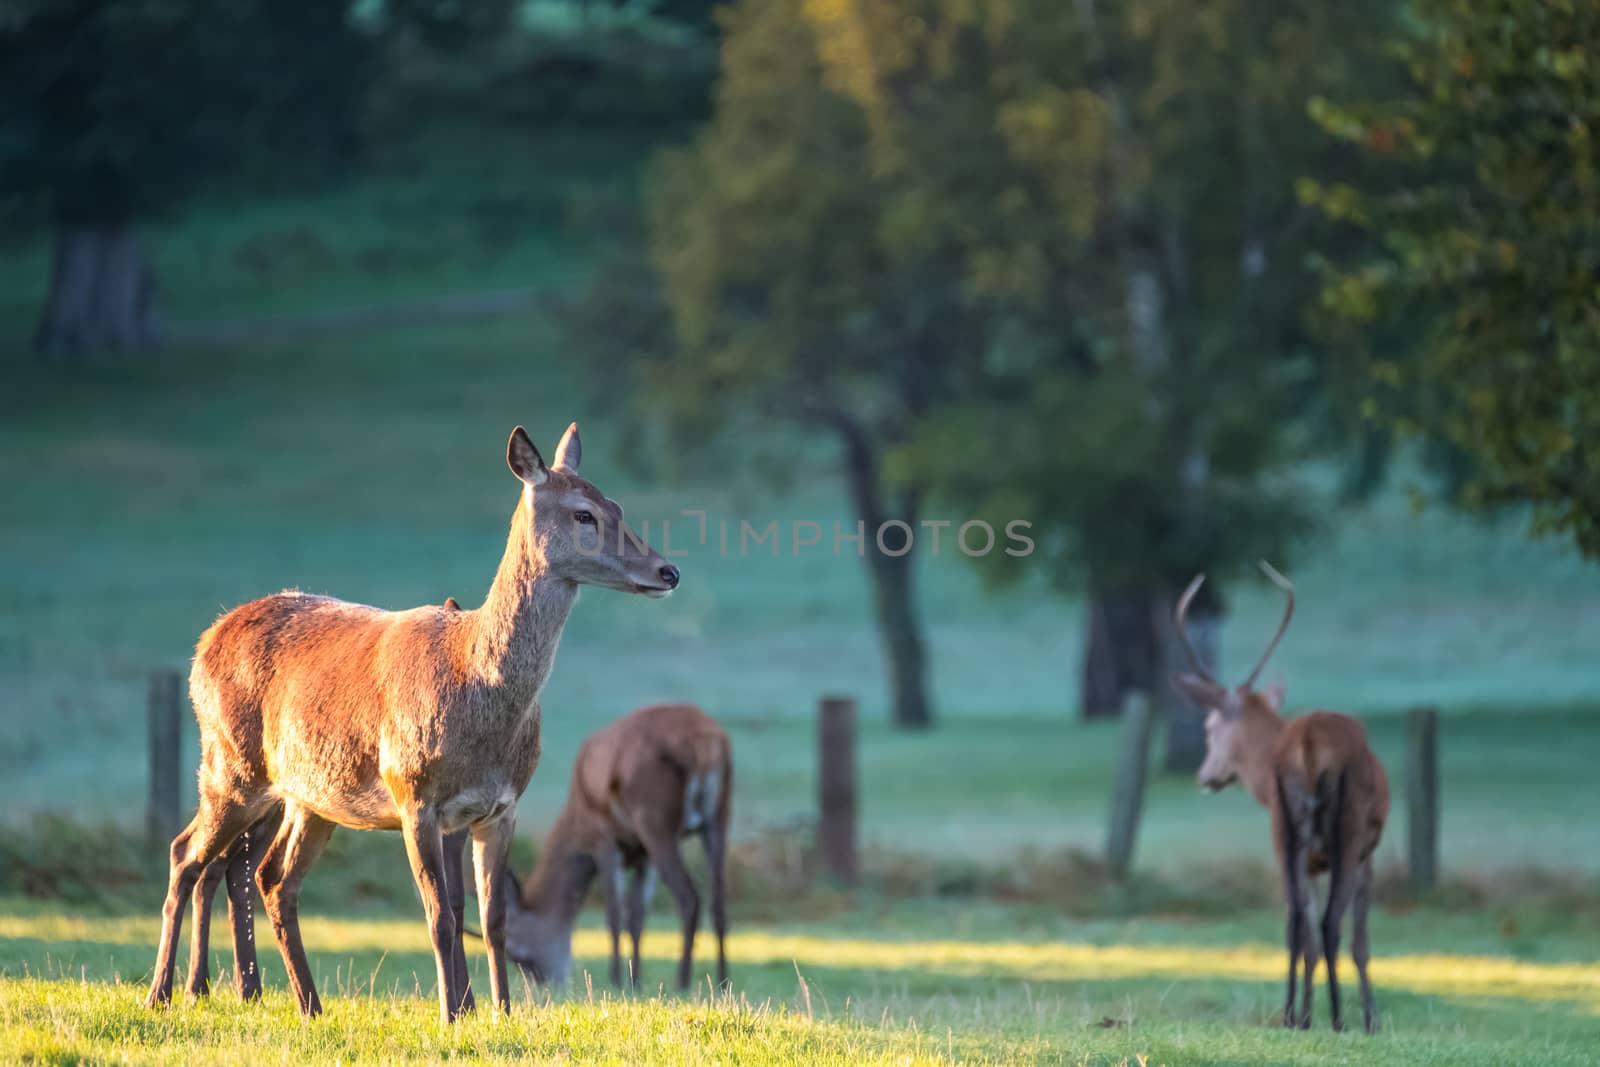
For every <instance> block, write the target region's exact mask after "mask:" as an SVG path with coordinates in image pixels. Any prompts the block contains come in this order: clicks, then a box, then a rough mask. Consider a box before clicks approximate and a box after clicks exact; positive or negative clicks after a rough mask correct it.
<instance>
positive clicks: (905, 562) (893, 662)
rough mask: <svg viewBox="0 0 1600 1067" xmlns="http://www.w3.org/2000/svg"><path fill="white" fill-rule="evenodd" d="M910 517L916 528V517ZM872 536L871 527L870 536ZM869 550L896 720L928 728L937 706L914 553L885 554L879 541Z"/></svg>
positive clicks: (905, 725) (900, 724)
mask: <svg viewBox="0 0 1600 1067" xmlns="http://www.w3.org/2000/svg"><path fill="white" fill-rule="evenodd" d="M906 521H908V522H910V523H911V524H912V527H913V529H914V528H915V525H916V520H915V519H909V520H906ZM872 536H873V533H872V530H871V529H870V528H869V529H868V530H867V537H869V538H870V537H872ZM867 553H868V559H869V561H870V563H871V570H872V577H873V592H874V593H875V594H876V597H877V601H878V628H879V629H880V630H881V631H882V633H883V644H884V649H885V650H886V651H887V652H888V654H889V671H890V674H891V680H892V687H893V690H892V691H893V699H894V724H895V725H896V726H898V727H901V728H902V729H906V730H925V729H927V728H928V727H930V726H932V725H933V708H932V706H931V705H930V704H929V702H928V692H927V662H926V657H925V656H924V654H923V645H922V625H921V622H920V621H919V620H918V619H917V608H916V597H915V596H914V595H913V588H912V577H913V574H914V571H915V565H914V564H913V562H912V560H913V558H914V557H913V554H912V553H910V552H908V553H906V554H905V555H904V556H898V557H897V556H888V555H884V554H882V553H880V552H878V551H877V546H876V545H869V546H868V547H867Z"/></svg>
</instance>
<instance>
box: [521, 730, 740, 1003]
mask: <svg viewBox="0 0 1600 1067" xmlns="http://www.w3.org/2000/svg"><path fill="white" fill-rule="evenodd" d="M732 793H733V756H732V753H731V751H730V750H729V747H728V735H727V734H725V733H724V732H723V730H722V727H721V726H719V725H717V721H716V720H715V719H713V718H712V717H711V716H709V715H707V714H706V713H705V712H703V711H701V710H700V709H699V708H697V707H694V706H693V705H690V704H657V705H654V706H652V707H647V708H641V709H639V710H638V711H635V712H633V713H632V714H631V715H627V716H624V717H623V718H621V719H618V720H617V721H616V722H614V723H612V724H611V725H610V726H607V727H606V728H605V729H603V730H601V731H599V732H598V733H596V734H594V735H593V736H591V737H590V738H589V739H588V740H587V741H585V742H584V743H583V746H582V747H581V748H579V749H578V759H577V763H576V765H575V766H574V767H573V768H572V785H571V787H570V788H569V790H568V792H567V804H566V807H565V808H563V809H562V811H561V814H560V815H559V816H557V818H556V821H555V824H554V825H553V826H552V827H551V828H550V834H549V837H547V838H546V839H545V843H544V848H543V849H541V850H540V852H539V862H538V864H537V866H535V867H534V870H533V873H532V874H531V875H529V876H528V880H527V882H526V883H524V884H523V885H522V886H520V887H519V886H518V885H517V884H516V879H515V877H514V876H512V875H511V874H510V873H509V872H508V873H507V876H506V877H507V881H508V886H507V891H506V898H507V900H508V901H509V902H510V912H511V914H510V916H509V918H508V919H507V922H506V946H507V948H508V950H509V952H510V954H511V958H512V959H514V960H516V961H517V963H518V964H519V965H520V966H521V967H522V969H523V970H524V971H526V972H527V973H528V975H529V977H531V978H532V979H533V980H534V981H536V982H551V983H555V984H558V985H559V984H561V983H563V982H565V981H566V980H567V972H568V969H569V968H570V966H571V963H572V928H573V926H574V925H575V924H576V923H577V919H578V909H579V908H580V907H581V906H582V905H583V897H584V894H585V893H586V892H588V889H589V885H590V883H592V882H593V881H594V880H595V878H596V876H598V877H599V879H600V884H601V886H602V887H603V888H604V890H605V895H606V926H607V927H608V928H609V929H610V932H611V984H612V985H617V986H620V985H621V984H622V921H623V914H622V911H623V899H622V898H623V892H624V880H625V877H626V876H627V875H628V874H630V873H631V874H632V876H633V884H632V886H631V888H629V889H628V890H627V916H626V920H627V924H628V933H629V935H630V936H631V937H632V938H633V969H632V972H631V977H632V982H633V985H634V986H635V987H636V988H637V987H638V985H639V966H640V960H639V946H640V941H641V939H642V938H643V936H644V917H645V912H647V911H648V910H649V908H650V896H651V891H652V889H653V888H654V884H655V875H656V872H660V875H661V880H662V881H664V882H666V883H667V888H668V889H669V890H671V891H672V895H673V897H675V898H676V899H677V902H678V915H679V918H680V919H681V921H682V928H683V954H682V956H681V957H680V958H679V961H678V987H679V988H680V989H686V988H688V986H689V980H690V970H691V967H692V964H693V959H694V935H695V927H696V926H697V925H698V923H699V919H700V895H699V893H698V892H696V890H695V887H694V882H693V881H692V880H691V879H690V877H689V871H688V868H686V867H685V866H684V863H683V853H682V852H681V851H679V848H678V842H679V841H680V840H681V839H683V838H685V837H688V836H691V835H694V834H698V835H699V836H700V840H701V842H702V843H703V844H704V846H705V850H706V865H707V866H708V867H709V868H710V872H711V922H712V925H713V927H714V928H715V929H716V933H717V981H718V983H719V984H726V983H727V981H728V958H727V954H726V950H725V945H724V942H725V941H726V939H727V935H728V901H727V897H728V891H727V871H726V869H725V868H726V863H727V845H728V818H729V814H730V812H731V809H732V803H731V799H730V798H731V796H732Z"/></svg>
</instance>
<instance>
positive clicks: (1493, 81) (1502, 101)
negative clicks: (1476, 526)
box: [1302, 0, 1600, 558]
mask: <svg viewBox="0 0 1600 1067" xmlns="http://www.w3.org/2000/svg"><path fill="white" fill-rule="evenodd" d="M1416 18H1417V20H1418V29H1417V31H1416V32H1415V33H1414V34H1413V35H1411V36H1410V37H1409V38H1408V39H1407V40H1406V41H1405V44H1404V58H1405V59H1406V61H1407V68H1408V70H1409V72H1410V75H1411V82H1410V84H1409V86H1408V87H1407V88H1406V89H1405V91H1403V92H1400V93H1397V94H1396V95H1395V96H1394V97H1392V98H1390V99H1388V100H1387V101H1386V102H1384V103H1380V104H1351V103H1349V102H1350V101H1352V100H1355V99H1357V94H1356V93H1354V92H1347V93H1345V94H1342V95H1341V96H1339V97H1336V99H1339V100H1341V101H1343V102H1344V103H1342V104H1333V103H1328V102H1319V103H1318V106H1317V107H1316V109H1315V115H1316V117H1317V118H1318V119H1319V121H1320V122H1321V124H1322V126H1323V127H1324V128H1325V129H1326V130H1328V131H1330V132H1331V133H1333V134H1334V135H1336V136H1337V137H1338V138H1340V139H1341V140H1343V141H1346V142H1349V143H1351V144H1355V145H1358V146H1359V147H1360V149H1361V151H1362V153H1363V154H1364V155H1365V157H1366V158H1367V160H1368V161H1369V162H1370V163H1372V164H1373V166H1372V168H1371V170H1370V172H1369V173H1367V174H1366V175H1364V176H1363V180H1351V181H1347V182H1343V183H1340V182H1332V181H1327V180H1312V179H1307V180H1306V181H1305V182H1303V183H1302V195H1303V196H1304V198H1305V199H1306V201H1307V202H1308V203H1313V204H1316V205H1317V206H1319V207H1320V208H1321V209H1322V210H1323V211H1324V212H1325V213H1326V214H1327V215H1328V216H1329V217H1330V218H1332V219H1336V220H1340V221H1342V222H1346V223H1349V224H1350V225H1351V226H1352V227H1353V228H1354V229H1356V230H1357V231H1359V232H1360V233H1361V234H1362V235H1363V236H1365V237H1367V238H1368V239H1367V240H1365V241H1362V242H1360V243H1358V244H1357V245H1356V254H1353V255H1347V256H1343V257H1339V256H1330V257H1329V258H1328V260H1327V261H1326V264H1325V265H1326V268H1327V276H1326V285H1325V288H1324V290H1323V306H1324V308H1325V310H1326V311H1327V312H1328V313H1329V316H1328V317H1329V325H1330V326H1332V327H1333V328H1334V329H1335V330H1336V331H1338V332H1339V334H1340V336H1341V337H1343V338H1345V339H1347V340H1350V341H1352V342H1353V344H1352V345H1351V346H1350V349H1349V350H1350V351H1353V352H1355V353H1356V355H1357V356H1358V363H1359V365H1360V366H1361V368H1362V369H1363V371H1364V372H1365V375H1366V378H1365V384H1366V389H1365V390H1364V391H1363V396H1362V400H1363V403H1364V407H1365V411H1366V413H1367V414H1368V415H1369V416H1370V417H1372V418H1373V419H1374V420H1375V421H1376V422H1378V423H1379V424H1380V425H1383V426H1387V427H1390V428H1393V429H1395V430H1397V431H1399V432H1400V433H1401V434H1405V435H1423V436H1425V437H1426V438H1428V439H1431V440H1433V441H1436V442H1441V443H1443V444H1444V445H1446V446H1447V447H1449V448H1451V449H1453V450H1456V451H1458V452H1459V453H1460V454H1461V455H1462V456H1464V457H1465V459H1466V460H1467V461H1468V463H1467V465H1466V467H1465V470H1464V477H1463V478H1462V479H1460V482H1461V484H1460V490H1459V499H1460V501H1461V502H1462V503H1463V504H1465V505H1467V506H1468V507H1485V506H1496V505H1507V504H1518V505H1527V506H1531V508H1532V509H1533V512H1534V516H1535V523H1536V529H1537V530H1539V531H1541V532H1546V533H1551V534H1558V535H1562V536H1569V537H1571V538H1572V540H1573V542H1574V543H1575V544H1576V545H1577V547H1578V549H1579V551H1581V552H1583V553H1584V554H1585V555H1587V556H1589V557H1591V558H1596V557H1600V290H1597V289H1596V281H1595V280H1596V278H1600V183H1597V181H1596V160H1597V151H1596V147H1595V140H1596V138H1597V137H1600V61H1597V59H1596V56H1597V55H1600V10H1597V9H1596V8H1595V6H1594V5H1593V4H1585V3H1549V2H1542V0H1492V2H1486V3H1469V2H1466V0H1424V2H1421V3H1418V4H1417V5H1416ZM1364 95H1365V94H1364ZM1368 98H1369V99H1370V98H1371V97H1370V96H1368ZM1396 342H1399V343H1396Z"/></svg>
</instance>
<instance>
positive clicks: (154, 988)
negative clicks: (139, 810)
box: [145, 796, 260, 1008]
mask: <svg viewBox="0 0 1600 1067" xmlns="http://www.w3.org/2000/svg"><path fill="white" fill-rule="evenodd" d="M259 810H260V807H259V803H258V804H257V805H256V806H254V807H252V806H248V805H244V804H235V803H231V802H229V801H222V802H220V803H219V802H208V801H207V800H206V798H205V797H204V796H202V797H201V800H200V811H199V812H198V813H197V814H196V815H195V817H194V819H193V821H191V822H190V823H189V825H188V826H187V827H185V828H184V829H183V830H182V831H181V832H180V833H179V834H178V836H177V837H175V838H173V839H172V847H171V850H170V853H169V855H170V862H171V874H170V875H169V877H168V880H167V898H166V902H165V903H164V904H163V905H162V907H161V941H160V945H159V947H158V948H157V950H156V967H155V974H154V975H153V976H152V978H151V980H150V993H149V995H148V996H147V997H146V998H145V1003H146V1004H147V1005H148V1006H149V1007H152V1008H155V1007H159V1006H161V1005H163V1004H168V1003H170V1002H171V1001H172V977H173V971H174V970H175V969H176V966H177V962H178V961H177V955H178V932H179V930H180V929H181V928H182V927H183V910H184V904H185V902H186V901H187V900H188V899H189V896H190V894H192V893H193V892H194V887H195V883H196V882H198V881H199V880H200V877H201V875H202V874H203V873H204V872H205V869H206V867H207V866H208V865H209V864H210V863H211V862H212V861H213V860H215V859H216V858H217V857H218V856H220V855H222V854H223V852H225V851H226V850H227V848H228V846H229V845H231V844H233V840H234V838H236V837H238V836H239V835H240V834H241V833H243V832H244V831H245V829H246V828H247V827H248V826H249V825H250V823H251V822H252V821H253V820H254V818H255V816H256V814H257V813H258V812H259Z"/></svg>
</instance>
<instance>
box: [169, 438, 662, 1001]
mask: <svg viewBox="0 0 1600 1067" xmlns="http://www.w3.org/2000/svg"><path fill="white" fill-rule="evenodd" d="M581 455H582V446H581V444H580V443H579V439H578V428H577V426H576V425H573V426H571V427H569V428H568V430H567V433H566V435H565V436H564V437H563V438H562V439H561V444H560V445H559V446H558V447H557V450H556V462H555V466H554V467H553V468H547V467H546V466H545V463H544V460H543V459H542V458H541V457H540V455H539V453H538V450H537V449H535V448H534V447H533V443H532V442H531V441H529V440H528V436H527V434H526V433H525V432H524V431H523V429H522V427H520V426H519V427H517V428H516V429H515V430H514V431H512V434H511V438H510V441H509V442H508V443H507V446H506V461H507V463H508V464H509V466H510V467H511V471H512V473H513V474H515V475H516V476H517V478H518V479H519V480H520V481H521V482H522V485H523V489H522V495H521V499H520V501H519V503H518V505H517V508H516V511H515V513H514V514H513V516H512V520H511V531H510V534H509V536H508V537H507V540H506V549H505V554H504V556H503V557H502V559H501V562H500V568H499V571H498V572H497V573H496V575H495V578H494V581H493V583H492V584H491V586H490V588H489V593H488V596H487V597H486V598H485V600H484V603H483V606H482V607H480V608H478V609H477V610H476V611H448V610H445V609H443V608H439V607H431V606H430V607H420V608H413V609H411V610H409V611H399V612H393V611H382V610H380V609H378V608H371V607H366V606H364V605H359V604H349V603H346V602H344V601H340V600H335V599H333V598H331V597H323V596H310V595H307V594H304V593H299V592H293V591H290V592H284V593H279V594H276V595H274V596H270V597H266V598H264V599H262V600H257V601H253V602H251V603H249V604H246V605H244V606H242V607H239V608H235V609H234V610H233V611H231V612H229V613H228V614H226V615H224V616H223V617H222V618H221V619H219V620H218V621H217V622H216V623H214V624H213V625H212V626H211V628H210V629H208V630H207V631H206V632H205V633H204V634H202V635H201V638H200V643H199V647H198V648H197V649H196V653H195V661H194V668H193V670H192V671H191V672H190V677H189V691H190V697H191V699H192V701H193V704H194V709H195V718H196V719H197V720H198V722H199V726H200V743H201V757H200V810H199V812H198V814H196V816H195V818H194V820H193V821H192V822H191V823H190V824H189V826H188V827H187V828H186V829H185V830H184V831H183V832H182V833H180V834H179V835H178V836H177V837H176V838H175V839H174V840H173V842H172V875H171V880H170V882H169V884H168V888H167V899H166V904H165V906H164V907H163V910H162V931H161V944H160V949H159V952H158V955H157V959H156V968H155V976H154V978H153V979H152V981H151V986H150V995H149V1003H150V1004H151V1005H157V1004H164V1003H166V1002H168V1001H169V1000H170V999H171V997H172V978H173V968H174V964H175V962H176V958H175V957H176V951H177V939H178V930H179V928H180V927H181V926H182V923H183V911H184V905H185V902H186V900H187V899H188V897H189V895H190V893H191V892H192V891H193V890H194V889H195V885H196V883H197V881H199V879H200V877H201V875H202V873H203V872H204V871H205V869H206V867H207V865H208V864H210V863H212V862H213V861H215V860H216V859H217V858H218V857H221V856H223V855H224V854H225V853H226V852H227V850H228V849H229V847H230V846H231V845H232V844H233V843H234V840H235V839H236V838H238V837H239V835H240V834H241V833H243V832H244V831H245V830H247V829H248V828H249V827H251V826H252V825H253V824H255V823H256V822H257V821H258V820H260V819H262V818H263V817H266V816H269V815H271V813H272V812H273V811H274V809H275V808H277V807H279V806H280V805H281V806H282V808H283V818H284V826H285V828H286V829H287V830H288V832H280V833H279V834H278V835H277V836H276V837H274V838H273V839H272V844H271V846H270V847H269V848H268V850H267V854H266V855H264V856H263V857H262V859H261V863H260V873H259V875H258V878H259V880H260V883H261V886H262V896H263V900H264V902H265V905H266V910H267V915H268V918H270V919H271V921H272V926H273V931H274V932H275V933H276V934H277V937H278V945H279V949H280V950H281V951H282V953H283V956H284V961H285V963H286V965H287V966H288V970H289V980H290V984H291V986H292V987H293V988H294V992H295V996H296V999H297V1000H298V1002H299V1004H300V1009H301V1011H302V1012H304V1013H306V1014H308V1015H314V1014H316V1013H317V1012H318V1011H320V1010H321V1003H320V1001H319V1000H318V998H317V994H316V989H315V986H314V985H313V983H312V979H311V968H310V965H309V964H308V962H307V961H306V956H305V948H304V946H303V945H302V944H301V940H300V930H299V917H298V904H297V900H298V892H299V885H300V880H301V879H302V878H303V877H304V874H305V871H306V869H307V868H308V867H309V866H310V865H311V863H312V862H313V861H314V860H315V859H316V856H317V854H318V853H319V852H320V851H321V849H322V847H323V845H324V844H325V843H326V842H327V840H328V835H329V834H330V833H331V832H332V830H333V827H334V825H335V824H339V825H344V826H351V827H355V828H357V829H363V830H378V829H383V830H399V831H401V833H402V835H403V837H404V840H405V845H406V854H407V856H408V857H409V859H410V861H411V870H412V874H413V876H414V877H415V878H416V881H417V888H418V889H419V891H420V892H421V895H422V902H423V909H424V911H425V912H426V914H427V919H428V927H429V935H430V938H431V941H432V944H433V950H434V959H435V964H436V967H437V971H438V984H439V999H440V1015H441V1017H442V1018H444V1019H445V1020H447V1021H448V1020H451V1019H453V1018H455V1016H456V1014H457V1013H458V1011H459V1010H461V1008H462V1007H463V1006H464V1004H465V998H466V992H467V991H466V987H465V984H464V983H463V981H462V980H461V979H462V977H463V972H458V970H457V968H456V967H455V966H454V965H453V957H454V953H455V952H456V951H457V950H456V945H457V941H458V933H457V927H456V922H455V916H454V914H453V911H452V909H451V907H450V905H449V895H448V892H447V878H448V875H447V872H446V866H447V865H446V862H445V847H444V841H443V837H444V835H446V834H450V833H454V832H457V831H460V830H464V829H470V831H471V834H472V838H473V863H474V868H475V872H474V873H475V875H476V879H477V883H478V897H479V904H480V907H481V908H482V910H483V916H484V935H485V941H486V943H487V946H488V952H489V974H490V986H491V992H492V994H493V996H494V1000H495V1003H496V1004H497V1005H498V1006H499V1008H500V1009H501V1010H503V1011H509V1010H510V1006H511V1000H510V996H509V992H508V986H507V982H506V962H505V910H506V899H505V894H504V892H503V891H502V886H503V883H504V879H503V877H502V871H503V868H504V864H505V853H506V847H507V845H508V844H509V843H510V840H511V834H512V830H513V826H514V819H515V810H516V800H517V797H519V796H520V795H521V794H522V791H523V790H524V789H525V788H526V787H527V784H528V780H529V778H530V777H531V776H532V774H533V770H534V767H535V766H536V765H537V763H538V759H539V701H538V697H539V692H540V690H541V689H543V687H544V683H545V680H546V679H547V678H548V677H549V674H550V668H551V665H552V664H553V662H554V660H555V654H556V647H557V645H558V644H559V643H560V639H561V630H562V628H563V627H564V626H565V625H566V620H567V615H568V613H569V612H570V611H571V610H572V605H573V602H574V601H575V600H576V598H577V592H578V586H580V585H598V586H602V587H605V588H610V589H618V590H622V591H624V592H630V593H641V594H645V595H649V596H666V595H667V594H669V593H670V592H672V590H673V589H674V588H675V587H676V586H677V584H678V571H677V568H675V567H673V566H672V565H670V564H668V563H667V562H666V561H665V560H663V559H662V558H661V557H660V556H659V555H657V554H656V553H655V552H654V551H653V550H651V549H650V548H649V546H648V545H646V544H644V543H643V542H642V541H640V540H638V539H637V538H636V537H635V536H634V535H633V533H632V531H630V530H628V529H627V527H626V526H625V525H624V524H623V522H622V509H621V508H620V507H619V506H618V505H617V504H616V502H614V501H612V500H609V499H607V498H606V496H605V495H604V494H603V493H601V492H600V491H599V490H598V489H597V488H595V486H594V485H592V484H591V483H589V482H587V481H585V480H583V479H582V478H580V477H578V474H577V470H578V464H579V461H580V459H581Z"/></svg>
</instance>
